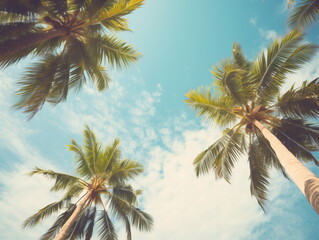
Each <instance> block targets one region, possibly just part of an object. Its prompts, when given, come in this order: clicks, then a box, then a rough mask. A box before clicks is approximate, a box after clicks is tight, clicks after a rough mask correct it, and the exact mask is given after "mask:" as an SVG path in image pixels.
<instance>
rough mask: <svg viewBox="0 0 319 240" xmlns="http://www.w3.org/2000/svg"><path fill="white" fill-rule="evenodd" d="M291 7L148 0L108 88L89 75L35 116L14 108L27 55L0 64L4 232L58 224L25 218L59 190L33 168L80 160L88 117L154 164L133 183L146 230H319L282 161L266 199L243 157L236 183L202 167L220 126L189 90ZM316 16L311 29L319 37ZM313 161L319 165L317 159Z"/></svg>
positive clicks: (154, 239)
mask: <svg viewBox="0 0 319 240" xmlns="http://www.w3.org/2000/svg"><path fill="white" fill-rule="evenodd" d="M286 16H287V11H286V10H285V9H284V2H283V1H278V0H264V1H262V0H241V1H234V0H232V1H231V0H223V1H221V0H200V1H189V0H173V1H172V0H147V1H146V4H145V5H144V6H143V7H142V8H141V9H139V10H138V11H136V12H134V13H133V14H132V15H130V17H129V20H130V26H131V29H133V33H124V34H123V33H122V34H121V35H120V36H121V37H122V38H124V39H126V40H127V41H128V42H130V43H132V44H133V45H134V46H135V47H136V48H137V49H138V51H139V52H141V53H142V57H141V59H140V60H139V61H138V63H136V64H134V65H132V66H131V67H129V68H127V69H121V70H117V69H110V75H111V77H112V79H113V82H112V84H111V86H110V88H109V89H108V90H106V91H104V92H100V93H99V92H97V91H96V90H95V89H94V86H92V85H90V84H88V85H87V86H85V87H84V88H83V89H82V91H81V92H80V93H79V94H72V95H70V96H69V98H68V100H67V102H65V103H61V104H59V105H58V106H55V107H52V106H50V105H49V104H46V105H45V106H44V108H43V109H42V111H41V112H39V113H38V114H37V115H36V116H35V117H34V118H33V119H32V120H31V121H29V122H28V121H26V119H27V118H26V115H24V114H23V113H21V112H19V111H15V110H13V109H12V108H11V106H12V104H13V103H14V100H15V99H14V96H13V92H14V91H15V89H16V85H15V83H16V79H18V78H19V76H21V75H22V73H23V71H24V67H25V66H27V65H28V64H29V63H30V62H31V61H32V60H31V59H28V60H25V61H24V62H21V63H20V64H19V65H17V66H13V67H10V68H7V69H6V70H3V71H1V72H0V76H1V82H2V83H1V88H0V109H1V112H0V133H1V134H0V152H1V158H0V163H1V168H0V171H1V173H0V189H1V193H0V209H1V212H2V215H1V218H0V239H6V240H11V239H12V240H13V239H15V240H20V239H21V240H22V239H27V240H28V239H30V240H31V239H36V238H38V236H40V235H41V234H42V233H43V232H44V231H45V229H46V228H47V227H48V226H49V225H50V220H51V221H52V219H48V220H47V221H44V222H43V224H41V225H39V226H38V227H36V228H34V229H31V230H30V229H24V230H21V229H20V224H21V223H22V222H23V220H24V219H26V218H27V217H28V216H30V215H31V214H33V213H34V212H35V211H36V210H38V209H40V208H42V207H43V206H44V205H46V204H48V203H50V202H53V201H55V200H57V198H58V197H59V194H55V193H54V194H53V193H50V192H49V189H50V182H47V181H46V180H45V179H43V178H41V177H39V178H38V177H32V178H29V177H27V176H26V175H25V174H26V173H27V172H29V171H31V170H32V168H33V167H34V166H38V167H41V168H47V169H54V170H57V171H64V172H69V173H72V172H73V167H74V165H73V161H72V158H73V155H72V153H70V152H68V151H67V150H66V147H65V146H66V145H67V144H69V143H70V140H71V139H72V138H74V139H76V140H77V141H78V142H82V130H83V128H84V125H85V124H88V125H90V126H91V127H92V128H93V129H94V130H95V132H96V134H97V136H98V137H99V138H100V139H101V140H102V141H103V143H104V144H108V143H111V141H112V140H113V139H114V138H115V137H119V138H120V139H121V146H122V150H123V152H124V154H125V156H127V157H129V158H132V159H134V160H139V161H141V162H142V163H143V164H144V165H145V174H144V175H143V176H142V177H140V178H139V179H137V180H136V182H135V184H136V185H138V186H140V187H142V188H143V189H144V190H145V191H144V197H143V199H142V202H141V203H142V205H143V208H144V209H145V210H146V211H147V212H149V213H151V214H152V215H153V217H154V219H155V228H154V231H153V232H151V233H139V232H134V235H133V238H134V239H140V240H159V239H167V240H179V239H183V240H193V239H204V240H205V239H220V240H228V239H229V240H230V239H245V240H247V239H274V240H276V239H278V240H279V239H289V240H303V239H307V240H308V239H318V235H319V229H318V223H319V220H318V216H317V215H316V213H314V211H313V210H312V209H311V207H310V206H309V204H308V203H307V200H306V199H305V198H304V197H303V196H302V194H301V193H300V192H299V190H298V189H297V187H295V185H294V184H293V183H292V182H289V181H288V180H286V179H284V178H283V177H282V176H281V175H280V174H278V173H276V172H273V174H272V180H271V186H270V188H269V198H270V201H269V211H268V214H264V213H263V212H262V211H261V209H260V208H259V206H258V204H257V202H256V200H255V199H253V198H251V196H250V193H249V182H248V177H249V173H248V165H247V161H246V159H245V158H243V159H241V161H240V162H238V163H237V164H236V167H235V169H234V173H233V178H232V184H231V185H230V184H228V183H226V182H225V181H215V179H214V176H209V175H207V176H205V177H201V178H199V179H197V178H196V177H195V173H194V170H193V166H192V161H193V159H194V157H195V156H196V155H197V154H198V153H199V152H200V151H202V150H203V149H205V147H207V146H208V145H209V144H210V143H212V142H214V141H215V140H216V139H217V138H218V137H219V136H221V130H220V129H218V128H216V127H215V126H211V125H208V124H207V123H203V122H202V121H200V120H199V119H196V115H195V114H194V112H193V111H192V110H191V109H189V108H188V107H187V106H186V105H185V104H184V103H183V100H184V99H185V96H184V94H185V93H186V92H187V91H188V90H190V89H192V88H197V87H198V86H200V85H204V86H207V85H210V84H211V82H212V77H211V74H210V72H209V69H210V68H211V67H212V66H213V65H215V64H217V63H218V62H219V61H220V60H222V59H224V58H226V57H228V56H230V54H231V47H232V43H233V42H239V43H240V44H241V46H242V48H243V51H244V52H245V53H246V55H247V56H248V57H249V58H251V59H253V58H254V57H256V55H257V54H258V53H259V52H260V51H261V50H263V49H264V48H265V47H266V46H267V44H268V43H269V42H271V41H272V40H273V39H274V38H275V37H277V36H281V35H283V34H285V33H286V31H287V28H286V25H285V22H286ZM316 27H317V26H314V27H313V28H311V29H310V30H309V31H308V34H307V35H306V37H307V40H308V41H313V42H318V40H319V39H318V36H317V33H316ZM317 76H319V68H318V64H316V63H315V61H313V62H311V63H309V64H307V65H305V66H304V68H303V69H302V70H300V71H299V72H297V73H296V74H293V75H291V76H290V77H289V81H288V83H287V86H289V85H291V84H292V83H294V82H296V83H297V84H298V83H300V82H302V81H304V80H306V79H308V80H311V79H312V78H313V77H317ZM309 167H310V168H312V169H313V170H314V172H315V173H316V174H317V175H318V174H319V171H318V169H315V167H314V166H313V165H311V164H310V165H309Z"/></svg>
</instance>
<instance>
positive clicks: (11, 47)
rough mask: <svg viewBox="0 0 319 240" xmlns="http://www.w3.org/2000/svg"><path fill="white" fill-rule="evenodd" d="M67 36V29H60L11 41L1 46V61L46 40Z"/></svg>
mask: <svg viewBox="0 0 319 240" xmlns="http://www.w3.org/2000/svg"><path fill="white" fill-rule="evenodd" d="M67 34H68V30H67V29H66V28H59V29H52V30H48V31H44V32H40V33H34V34H30V35H29V36H25V37H22V38H18V39H9V40H7V41H5V42H4V43H2V44H1V47H0V59H3V58H5V57H7V56H9V55H12V54H15V53H17V52H19V51H21V50H23V49H25V48H28V47H32V46H35V45H36V44H38V43H41V42H44V41H46V40H49V39H52V38H55V37H59V36H63V35H67Z"/></svg>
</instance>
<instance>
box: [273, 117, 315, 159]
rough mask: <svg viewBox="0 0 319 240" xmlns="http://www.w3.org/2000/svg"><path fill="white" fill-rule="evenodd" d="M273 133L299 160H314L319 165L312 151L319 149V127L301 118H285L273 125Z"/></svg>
mask: <svg viewBox="0 0 319 240" xmlns="http://www.w3.org/2000/svg"><path fill="white" fill-rule="evenodd" d="M272 131H273V133H274V134H275V136H276V137H277V138H278V139H279V140H280V141H281V142H282V143H283V144H284V145H285V147H286V148H287V149H288V150H289V151H290V152H291V153H292V154H293V155H294V156H295V157H297V158H298V159H299V160H303V161H306V162H307V161H313V162H315V163H316V165H319V162H318V161H317V159H316V158H315V157H314V156H313V155H312V153H311V151H319V127H318V126H313V125H311V124H307V123H305V122H304V121H303V120H300V119H283V120H282V121H281V125H280V126H273V130H272Z"/></svg>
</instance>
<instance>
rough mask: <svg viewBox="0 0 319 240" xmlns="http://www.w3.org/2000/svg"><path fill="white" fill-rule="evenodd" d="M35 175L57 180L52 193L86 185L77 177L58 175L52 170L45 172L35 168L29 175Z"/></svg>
mask: <svg viewBox="0 0 319 240" xmlns="http://www.w3.org/2000/svg"><path fill="white" fill-rule="evenodd" d="M34 174H41V175H43V176H45V177H47V178H49V179H50V180H51V179H53V180H55V183H54V185H53V187H52V188H51V191H59V190H64V189H66V188H68V187H69V186H73V185H74V184H75V183H79V184H83V185H86V183H85V182H84V181H83V180H82V179H80V178H78V177H75V176H71V175H68V174H64V173H58V172H54V171H51V170H43V169H41V168H35V169H34V170H33V171H32V172H30V173H29V175H30V176H32V175H34Z"/></svg>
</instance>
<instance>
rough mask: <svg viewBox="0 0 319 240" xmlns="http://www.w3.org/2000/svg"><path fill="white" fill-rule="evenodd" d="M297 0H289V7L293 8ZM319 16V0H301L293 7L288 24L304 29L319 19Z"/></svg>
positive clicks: (293, 27)
mask: <svg viewBox="0 0 319 240" xmlns="http://www.w3.org/2000/svg"><path fill="white" fill-rule="evenodd" d="M294 4H295V0H288V1H287V6H288V8H292V6H293V5H294ZM318 17H319V1H318V0H300V2H299V3H298V4H297V5H296V6H295V7H294V8H293V9H292V12H291V14H290V15H289V18H288V25H289V27H290V28H291V29H298V30H304V29H306V28H307V27H308V26H309V25H311V24H313V23H314V22H316V21H317V20H318Z"/></svg>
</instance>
